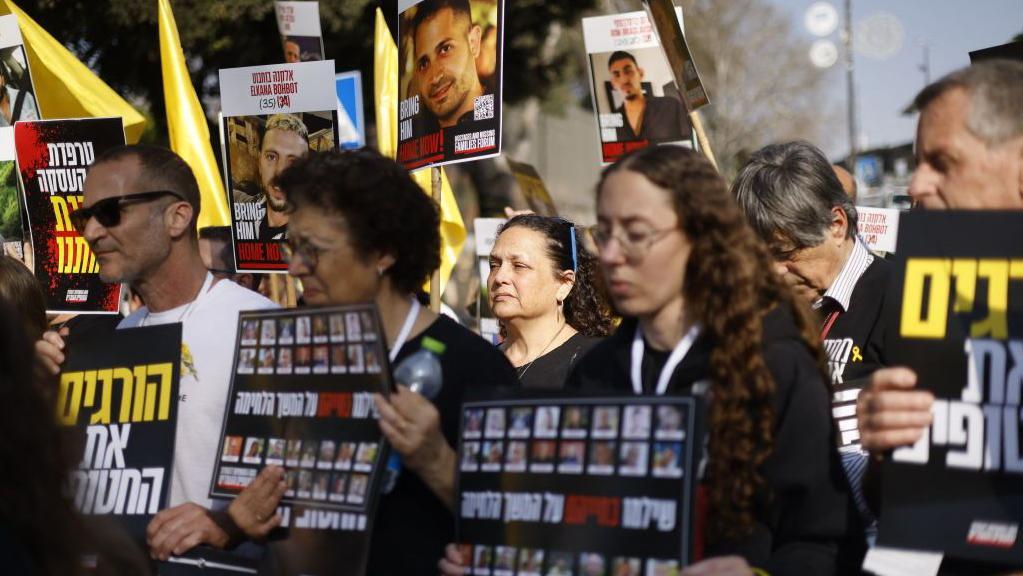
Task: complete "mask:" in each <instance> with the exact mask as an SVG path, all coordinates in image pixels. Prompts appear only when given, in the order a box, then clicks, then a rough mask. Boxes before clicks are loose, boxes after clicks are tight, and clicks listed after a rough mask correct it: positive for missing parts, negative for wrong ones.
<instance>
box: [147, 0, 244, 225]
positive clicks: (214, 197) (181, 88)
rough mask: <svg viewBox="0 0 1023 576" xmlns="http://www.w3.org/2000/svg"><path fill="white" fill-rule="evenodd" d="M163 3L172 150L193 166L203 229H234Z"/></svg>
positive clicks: (163, 46) (161, 18) (165, 1)
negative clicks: (231, 226) (220, 227)
mask: <svg viewBox="0 0 1023 576" xmlns="http://www.w3.org/2000/svg"><path fill="white" fill-rule="evenodd" d="M159 3H160V10H159V12H160V15H159V22H160V65H161V68H162V69H163V100H164V103H165V104H166V106H167V131H168V132H169V136H170V147H171V150H174V151H175V152H177V153H178V154H180V155H181V157H182V158H184V159H185V162H187V163H188V165H189V166H191V167H192V172H194V173H195V178H196V180H198V181H199V192H200V194H201V197H202V210H200V211H199V228H205V227H206V226H230V225H231V212H230V211H229V210H228V208H227V195H226V194H225V193H224V184H223V181H222V180H221V178H220V172H219V171H218V170H217V161H216V159H215V157H214V156H213V148H212V147H211V146H210V129H209V125H208V124H206V115H205V114H203V111H202V106H200V105H199V98H198V97H197V96H196V95H195V88H193V87H192V79H191V77H189V75H188V67H187V66H186V65H185V53H184V51H182V49H181V39H180V38H178V26H177V24H175V23H174V13H173V12H171V6H170V1H169V0H159Z"/></svg>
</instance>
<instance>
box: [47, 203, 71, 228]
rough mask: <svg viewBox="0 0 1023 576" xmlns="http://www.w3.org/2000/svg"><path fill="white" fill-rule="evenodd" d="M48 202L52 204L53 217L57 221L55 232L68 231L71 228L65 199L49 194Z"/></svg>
mask: <svg viewBox="0 0 1023 576" xmlns="http://www.w3.org/2000/svg"><path fill="white" fill-rule="evenodd" d="M50 203H51V204H53V217H54V220H55V221H56V222H57V228H56V230H57V232H68V231H70V230H71V229H72V228H71V223H70V222H69V218H68V207H67V201H65V200H64V198H62V197H60V196H50Z"/></svg>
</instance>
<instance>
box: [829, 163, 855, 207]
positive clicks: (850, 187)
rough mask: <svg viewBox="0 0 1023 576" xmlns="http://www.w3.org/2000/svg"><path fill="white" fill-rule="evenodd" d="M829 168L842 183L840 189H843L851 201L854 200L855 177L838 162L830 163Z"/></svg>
mask: <svg viewBox="0 0 1023 576" xmlns="http://www.w3.org/2000/svg"><path fill="white" fill-rule="evenodd" d="M831 168H832V169H833V170H834V171H835V176H837V177H838V181H839V182H841V183H842V190H843V191H845V195H846V196H848V197H849V199H850V200H852V201H853V202H856V178H853V175H852V174H850V173H849V171H848V170H846V169H845V168H843V167H841V166H839V165H838V164H832V165H831Z"/></svg>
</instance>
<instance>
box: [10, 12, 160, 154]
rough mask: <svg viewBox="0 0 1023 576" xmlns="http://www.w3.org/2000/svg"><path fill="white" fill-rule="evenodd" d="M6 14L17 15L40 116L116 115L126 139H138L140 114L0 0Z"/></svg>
mask: <svg viewBox="0 0 1023 576" xmlns="http://www.w3.org/2000/svg"><path fill="white" fill-rule="evenodd" d="M6 14H14V15H16V16H17V17H18V27H19V28H21V36H22V38H23V39H24V41H25V52H26V53H27V54H28V65H29V69H30V70H31V71H32V84H33V85H34V86H35V91H36V99H37V100H38V102H39V111H40V113H41V115H42V117H43V118H100V117H120V118H121V119H122V120H123V121H124V134H125V136H126V137H127V139H128V142H132V143H134V142H138V141H139V137H141V136H142V129H143V128H144V127H145V125H146V119H145V118H144V117H143V116H142V114H140V113H139V112H138V111H137V110H135V109H134V108H132V106H131V104H128V103H127V102H126V101H125V100H124V98H121V96H120V95H118V94H117V92H115V91H114V89H113V88H111V87H110V86H107V85H106V83H104V82H103V81H102V80H100V79H99V77H98V76H96V75H95V74H93V73H92V71H91V70H89V67H88V66H86V65H85V64H83V63H82V62H81V61H79V60H78V58H77V57H75V55H74V54H72V53H71V52H70V51H69V50H68V49H67V48H65V47H64V45H63V44H61V43H60V42H58V41H57V40H56V39H55V38H54V37H53V36H50V34H49V33H48V32H47V31H46V30H43V28H42V27H41V26H39V24H36V22H35V20H32V19H31V18H29V16H28V14H25V12H23V11H22V10H21V8H18V7H17V5H15V4H14V2H12V1H11V0H0V16H3V15H6Z"/></svg>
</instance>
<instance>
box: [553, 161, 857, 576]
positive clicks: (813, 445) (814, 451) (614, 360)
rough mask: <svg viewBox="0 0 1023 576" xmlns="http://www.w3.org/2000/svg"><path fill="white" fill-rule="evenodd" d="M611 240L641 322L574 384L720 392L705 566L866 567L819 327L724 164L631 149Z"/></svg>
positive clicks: (615, 179) (611, 281)
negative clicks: (732, 189)
mask: <svg viewBox="0 0 1023 576" xmlns="http://www.w3.org/2000/svg"><path fill="white" fill-rule="evenodd" d="M595 238H596V243H597V246H598V249H599V258H600V264H601V267H602V269H603V273H604V278H605V280H606V282H607V285H608V290H609V293H610V297H611V300H612V301H613V303H614V305H615V308H616V310H617V311H618V312H619V313H620V314H622V315H623V316H624V317H625V320H624V321H623V323H622V325H621V326H620V327H619V329H618V331H617V332H616V333H615V334H614V335H612V336H611V337H609V338H607V339H606V340H605V341H604V342H602V343H600V344H598V345H597V346H596V347H594V349H593V350H592V351H591V353H590V354H588V355H587V356H586V358H584V359H583V360H582V361H581V362H580V363H579V365H578V366H577V368H576V370H575V372H574V373H573V374H572V376H571V377H570V381H569V386H570V387H574V388H582V389H587V390H610V391H615V392H629V391H631V392H632V393H635V394H671V393H681V394H697V395H704V396H705V398H706V400H707V403H708V408H707V424H706V427H705V428H706V430H707V445H706V446H707V454H706V458H707V462H706V468H705V474H704V477H703V478H702V479H701V481H702V485H703V488H702V489H701V492H703V493H704V494H705V495H706V498H707V500H708V502H707V504H708V506H707V510H708V513H707V515H706V518H698V519H697V528H696V529H697V531H702V532H703V534H704V542H705V544H706V545H705V547H704V550H703V556H704V557H705V558H709V559H708V560H704V561H703V562H702V563H701V564H703V565H702V566H701V569H700V570H697V571H698V572H699V573H700V574H717V573H721V574H725V573H727V574H751V573H752V568H751V567H756V568H758V569H763V570H766V571H767V572H769V573H770V574H772V575H774V576H777V575H782V574H833V573H836V572H839V571H841V570H844V569H846V568H850V569H852V568H854V567H858V562H857V560H858V558H855V556H857V554H858V553H859V551H858V550H850V549H849V548H847V547H845V546H843V545H841V544H842V543H843V542H844V541H846V539H849V540H848V541H849V542H850V543H851V542H853V541H854V538H855V532H856V531H855V529H853V527H852V526H850V524H851V523H855V521H856V520H855V512H854V511H852V509H851V508H850V505H849V497H848V487H847V485H846V484H845V482H844V480H843V476H842V469H841V465H840V462H839V458H838V453H837V451H836V449H835V439H834V432H833V428H832V424H831V415H830V410H829V404H828V397H829V392H828V388H827V386H826V381H827V380H826V378H825V368H824V362H823V357H822V355H821V353H820V348H819V344H818V342H817V339H816V335H815V332H814V327H815V325H814V323H813V322H812V319H810V318H809V317H808V315H807V314H806V313H805V311H804V308H805V307H803V306H798V305H796V304H795V303H794V301H793V295H792V294H791V293H790V292H789V290H788V289H787V288H786V287H785V286H784V285H783V284H782V283H781V281H780V280H779V278H778V277H777V276H775V275H774V274H772V273H771V270H772V261H771V257H770V254H769V253H768V251H767V249H766V247H765V246H764V245H763V244H762V243H761V242H760V241H759V240H758V239H757V238H756V236H755V235H754V233H753V231H752V230H751V229H750V228H749V227H748V226H747V225H746V223H745V221H744V219H743V217H742V214H741V213H740V211H739V209H738V207H737V206H736V204H735V202H734V200H733V198H732V197H731V195H730V194H729V193H728V191H727V189H726V186H725V183H724V181H723V180H722V179H721V177H720V176H719V175H718V173H717V172H716V171H715V169H714V168H713V166H711V164H710V163H709V162H708V161H707V160H706V159H704V158H703V157H702V156H700V155H699V154H697V153H695V152H693V151H691V150H688V149H684V148H678V147H672V146H660V147H650V148H646V149H644V150H641V151H638V152H636V153H633V154H631V155H629V156H626V157H625V158H623V159H622V160H620V161H619V162H617V163H616V164H614V165H612V166H610V167H608V168H607V169H605V171H604V172H603V174H602V175H601V180H600V183H599V184H598V187H597V229H596V232H595ZM850 545H852V544H850ZM847 552H851V556H850V558H846V557H845V554H846V553H847ZM715 556H717V557H718V558H712V557H715Z"/></svg>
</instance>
